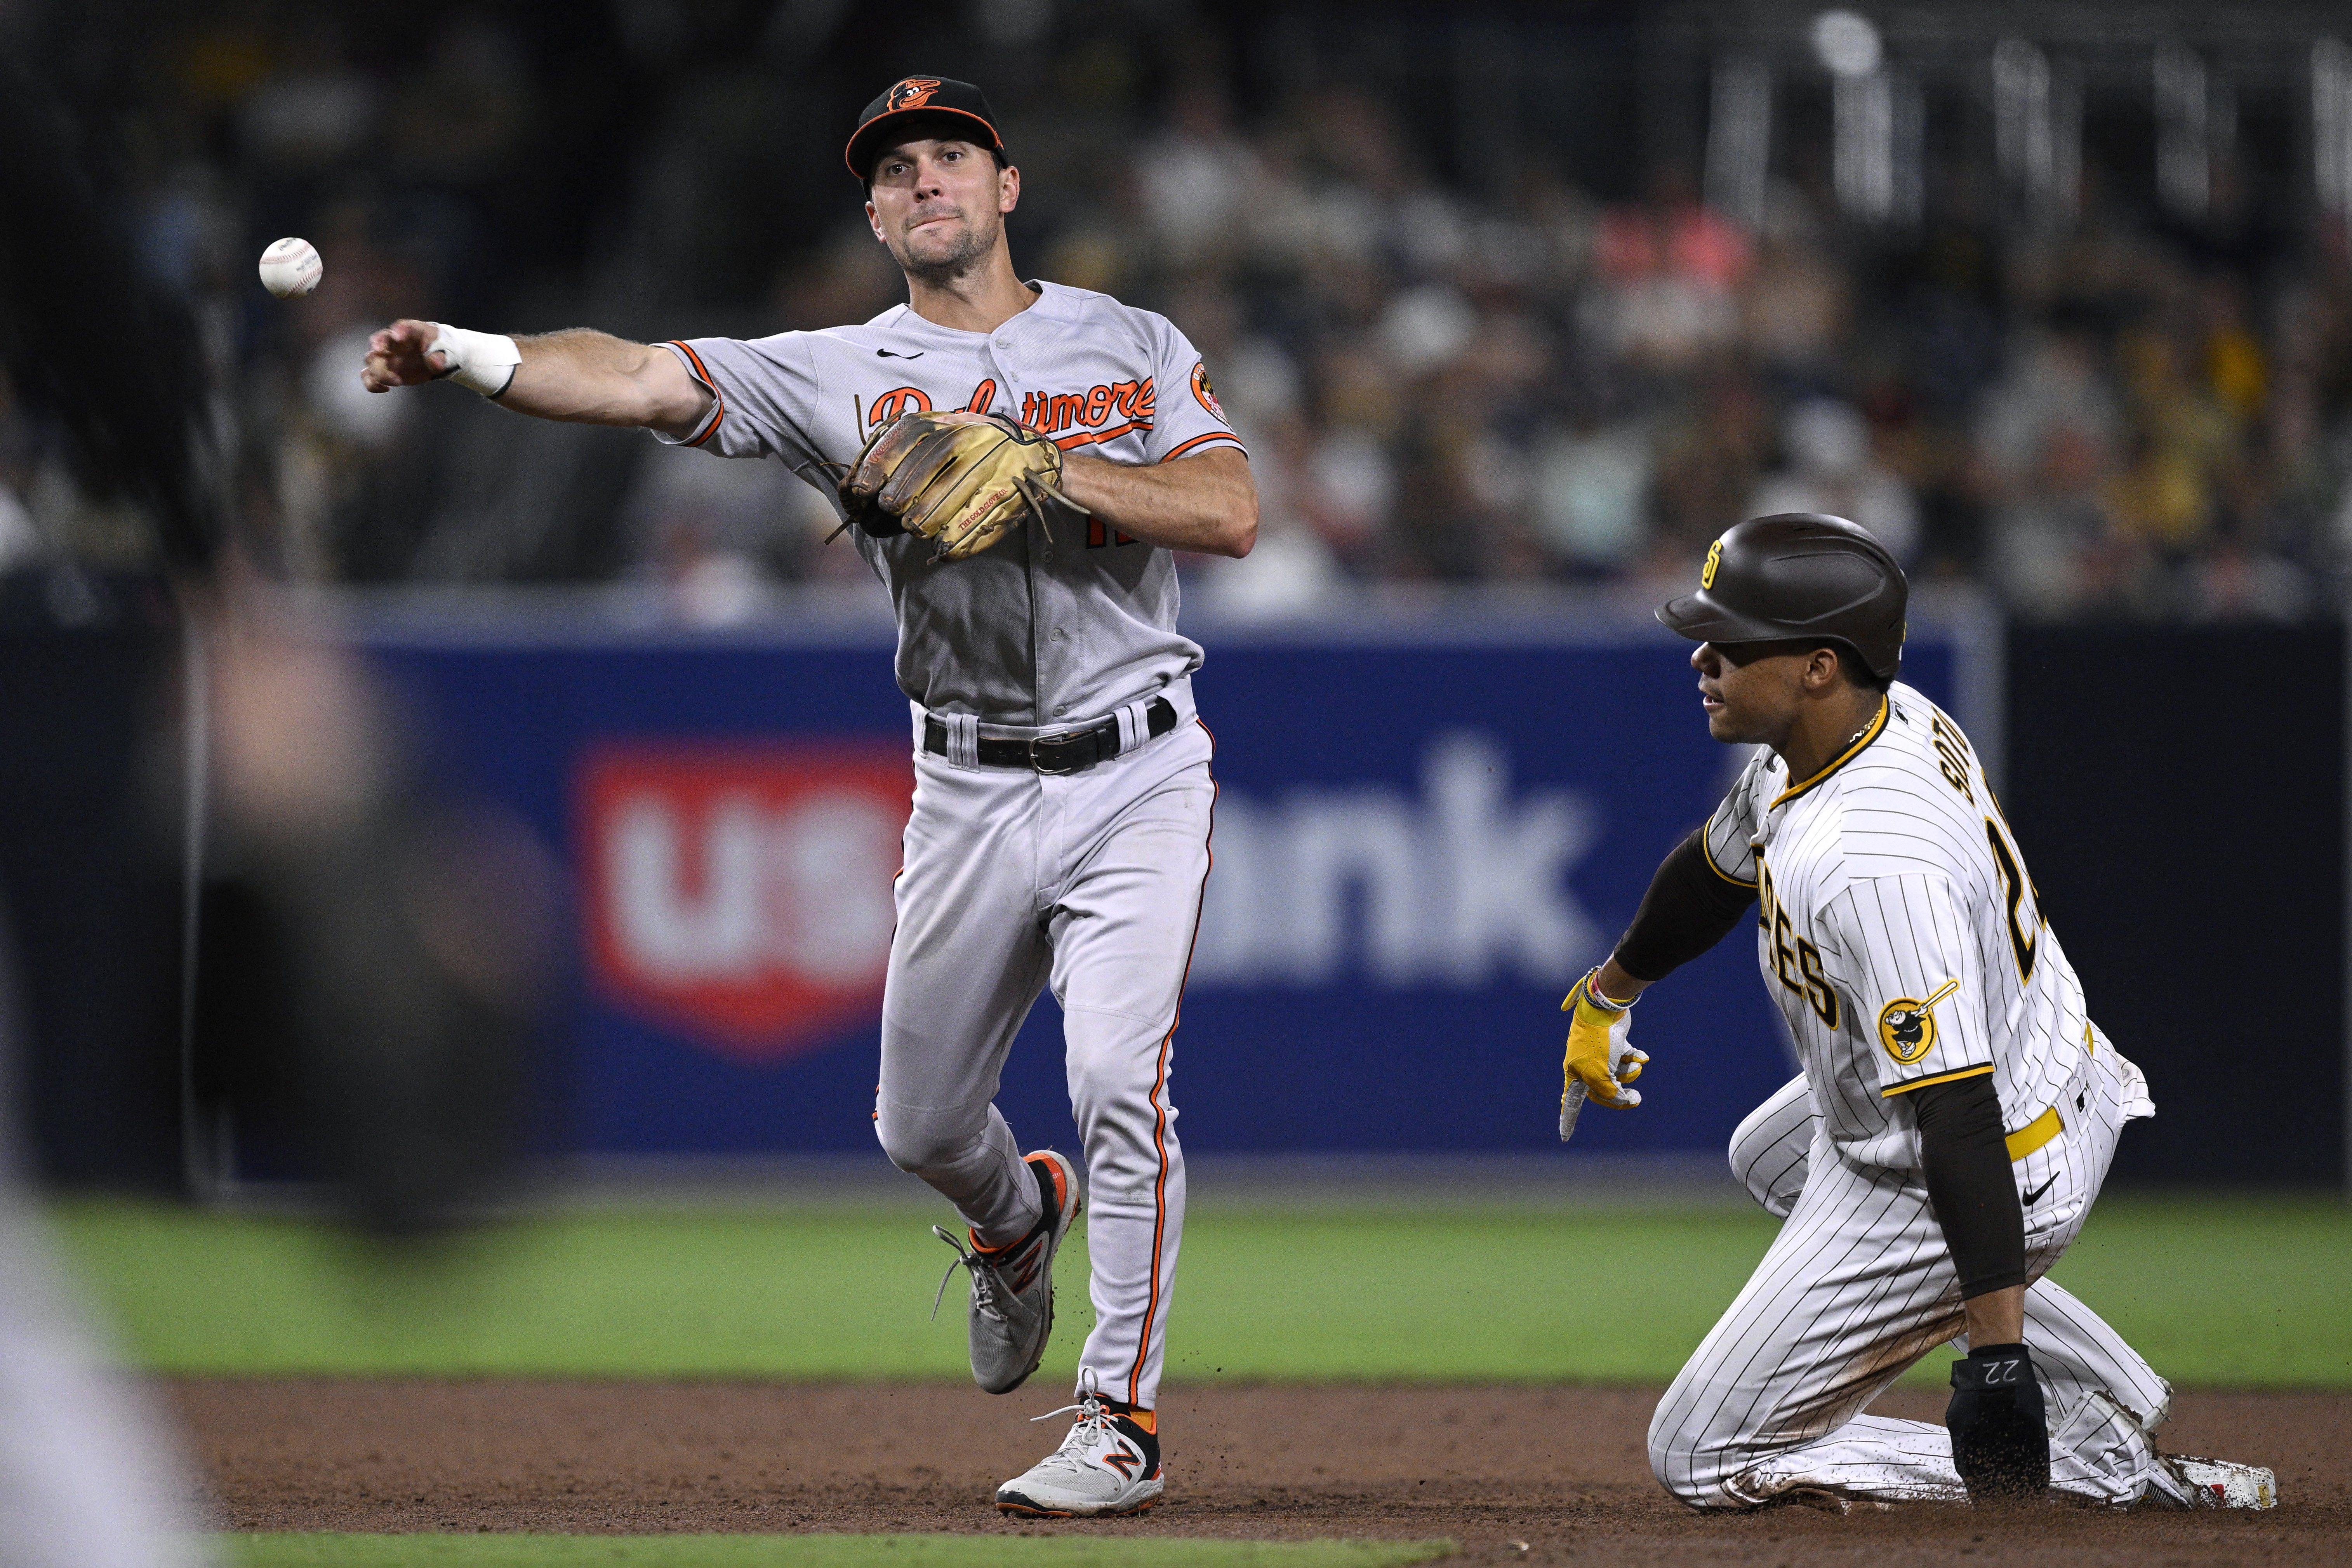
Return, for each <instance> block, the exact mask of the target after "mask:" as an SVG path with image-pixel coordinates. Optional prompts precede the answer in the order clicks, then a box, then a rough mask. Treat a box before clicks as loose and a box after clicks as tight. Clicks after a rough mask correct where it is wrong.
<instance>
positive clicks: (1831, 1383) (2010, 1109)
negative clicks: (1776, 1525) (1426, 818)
mask: <svg viewBox="0 0 2352 1568" xmlns="http://www.w3.org/2000/svg"><path fill="white" fill-rule="evenodd" d="M1908 596H1909V589H1908V586H1907V584H1906V582H1905V580H1904V576H1903V573H1902V569H1901V568H1900V567H1898V566H1897V565H1896V564H1895V560H1894V558H1893V557H1892V556H1891V555H1889V554H1888V553H1887V552H1886V551H1885V548H1884V547H1882V546H1881V545H1880V544H1879V542H1877V541H1876V540H1875V539H1874V538H1873V537H1871V535H1870V534H1869V532H1868V531H1865V530H1864V529H1862V528H1859V527H1857V526H1856V525H1854V524H1853V523H1851V522H1848V521H1844V520H1843V519H1841V518H1834V517H1825V516H1821V515H1818V514H1813V513H1792V514H1788V515H1783V516H1778V517H1764V518H1757V519H1754V520H1752V521H1748V522H1743V523H1741V524H1739V525H1738V527H1736V528H1734V529H1732V530H1731V531H1729V532H1727V533H1726V534H1725V535H1724V536H1723V537H1722V538H1721V539H1719V540H1717V542H1716V543H1715V545H1714V546H1713V548H1711V549H1710V550H1709V551H1708V552H1707V555H1706V565H1705V567H1704V568H1703V570H1702V572H1701V574H1700V579H1699V591H1698V592H1697V593H1696V594H1693V595H1688V596H1686V597H1684V598H1679V599H1676V600H1675V601H1673V602H1672V603H1670V604H1668V605H1665V606H1664V607H1663V608H1661V609H1660V610H1659V611H1658V619H1659V620H1661V621H1662V622H1664V624H1665V625H1666V626H1670V627H1672V628H1673V629H1674V630H1675V631H1677V632H1680V633H1681V634H1682V635H1683V636H1685V637H1691V638H1694V639H1696V640H1697V641H1698V642H1699V644H1700V646H1699V648H1698V650H1697V651H1696V653H1694V654H1693V655H1692V656H1691V664H1692V666H1693V667H1694V668H1696V669H1697V671H1698V676H1699V679H1698V688H1699V697H1700V701H1701V704H1702V705H1703V707H1704V708H1705V710H1706V724H1707V732H1708V733H1709V734H1711V735H1713V736H1714V737H1715V738H1716V739H1717V740H1718V741H1723V742H1729V743H1732V744H1748V745H1755V746H1758V747H1759V750H1758V751H1757V752H1756V755H1755V757H1754V758H1753V760H1751V761H1750V762H1749V763H1748V767H1747V770H1746V771H1745V772H1744V773H1741V774H1740V776H1739V780H1738V784H1735V785H1734V786H1733V788H1732V791H1731V793H1730V795H1727V797H1726V798H1725V800H1724V802H1723V804H1722V805H1721V806H1720V807H1718V808H1717V811H1716V813H1715V815H1714V816H1712V817H1710V818H1709V819H1708V821H1707V823H1706V826H1704V827H1701V828H1699V829H1697V830H1696V831H1694V832H1693V833H1692V834H1691V836H1690V837H1688V838H1686V839H1685V840H1684V841H1683V842H1682V843H1681V844H1680V845H1679V846H1678V847H1676V848H1675V850H1674V852H1673V853H1672V854H1670V855H1669V856H1667V857H1666V859H1665V862H1664V865H1662V866H1661V867H1659V868H1658V872H1657V875H1656V877H1655V878H1654V879H1653V881H1652V882H1651V884H1650V889H1649V892H1648V894H1647V896H1646V897H1645V898H1644V899H1643V901H1642V906H1641V909H1640V910H1639V911H1638V912H1637V913H1636V914H1635V915H1634V917H1633V925H1632V926H1631V927H1630V928H1629V929H1628V930H1627V931H1626V933H1625V935H1624V937H1623V939H1622V940H1621V941H1620V942H1618V944H1617V948H1616V951H1615V952H1614V953H1613V954H1612V956H1611V957H1610V959H1609V961H1608V962H1607V963H1603V964H1601V966H1600V967H1599V968H1597V969H1595V970H1593V971H1592V972H1591V973H1589V974H1587V975H1586V976H1585V977H1584V978H1583V979H1582V980H1580V981H1579V982H1577V984H1576V987H1575V989H1574V990H1572V991H1571V992H1570V994H1569V998H1568V1002H1567V1003H1566V1004H1565V1006H1566V1008H1567V1010H1569V1011H1570V1013H1572V1015H1573V1020H1572V1022H1571V1024H1570V1033H1569V1039H1568V1056H1567V1060H1566V1064H1565V1068H1566V1091H1565V1093H1564V1094H1563V1096H1562V1099H1561V1112H1560V1134H1561V1136H1562V1137H1563V1138H1565V1137H1567V1136H1568V1135H1569V1133H1570V1131H1573V1128H1574V1125H1575V1119H1576V1115H1577V1112H1578V1110H1580V1107H1581V1105H1582V1102H1583V1101H1584V1100H1585V1099H1587V1098H1588V1097H1589V1098H1591V1099H1592V1100H1596V1101H1598V1102H1599V1103H1601V1104H1603V1105H1612V1106H1626V1105H1633V1104H1636V1103H1638V1102H1639V1100H1640V1098H1641V1097H1640V1095H1639V1094H1638V1093H1637V1092H1635V1091H1633V1090H1632V1089H1628V1088H1627V1087H1626V1085H1627V1084H1629V1083H1630V1082H1631V1081H1632V1080H1633V1079H1635V1078H1637V1077H1639V1076H1640V1073H1641V1064H1642V1063H1643V1061H1644V1060H1646V1059H1647V1058H1645V1057H1644V1056H1643V1053H1641V1052H1639V1051H1636V1050H1633V1049H1632V1048H1631V1047H1629V1046H1628V1045H1627V1043H1626V1031H1627V1025H1628V1022H1629V1020H1630V1018H1631V1016H1632V1012H1633V1004H1634V1002H1635V1001H1636V1000H1637V999H1638V998H1639V997H1640V996H1641V994H1642V993H1643V990H1644V989H1646V988H1647V987H1648V986H1650V985H1652V984H1655V983H1656V982H1658V981H1660V980H1663V979H1664V978H1665V977H1666V976H1667V975H1668V974H1670V973H1673V972H1674V970H1675V968H1676V967H1677V966H1678V965H1681V964H1683V963H1687V962H1689V961H1690V960H1691V959H1693V958H1696V957H1697V956H1698V955H1699V954H1700V953H1702V952H1706V950H1707V949H1708V948H1710V947H1712V946H1714V945H1715V943H1716V942H1718V941H1720V940H1721V939H1722V938H1723V937H1724V936H1725V935H1726V934H1727V932H1729V931H1730V930H1731V929H1732V927H1733V926H1735V925H1736V924H1738V921H1740V920H1741V918H1742V917H1744V916H1745V915H1746V914H1747V913H1748V910H1751V909H1754V910H1756V911H1757V913H1758V925H1759V931H1758V937H1757V952H1758V956H1759V960H1760V961H1761V963H1762V965H1763V971H1764V988H1765V989H1766V990H1767V991H1768V992H1769V993H1770V994H1771V996H1772V999H1773V1000H1774V1001H1775V1002H1776V1003H1777V1004H1778V1005H1780V1013H1781V1016H1783V1017H1785V1018H1786V1019H1787V1020H1788V1024H1789V1029H1790V1034H1791V1035H1792V1036H1794V1037H1795V1040H1796V1045H1797V1054H1798V1057H1799V1058H1800V1059H1801V1061H1802V1063H1803V1066H1804V1071H1803V1072H1802V1073H1801V1074H1800V1075H1799V1076H1798V1077H1797V1078H1796V1079H1793V1080H1792V1081H1790V1083H1789V1084H1788V1085H1787V1087H1785V1088H1783V1089H1780V1091H1779V1092H1778V1093H1776V1094H1774V1095H1773V1096H1772V1098H1771V1099H1769V1100H1767V1101H1766V1102H1765V1103H1764V1104H1763V1105H1762V1106H1761V1107H1759V1109H1758V1110H1756V1111H1755V1112H1754V1113H1753V1114H1752V1115H1750V1116H1749V1117H1748V1120H1747V1121H1744V1122H1743V1123H1741V1124H1740V1127H1739V1130H1738V1131H1737V1132H1736V1133H1735V1134H1734V1135H1733V1138H1732V1144H1731V1161H1732V1165H1733V1167H1734V1169H1735V1170H1736V1172H1737V1173H1738V1176H1739V1178H1740V1180H1741V1181H1742V1182H1743V1183H1745V1184H1746V1185H1747V1186H1748V1190H1749V1191H1750V1192H1751V1193H1753V1194H1755V1195H1756V1197H1757V1200H1758V1201H1759V1202H1760V1203H1761V1204H1763V1205H1764V1206H1765V1207H1766V1208H1767V1209H1769V1211H1771V1212H1772V1213H1773V1214H1775V1215H1780V1216H1781V1217H1782V1218H1783V1219H1784V1220H1785V1221H1786V1223H1785V1224H1784V1225H1783V1226H1781V1229H1780V1236H1779V1237H1777V1238H1776V1239H1775V1240H1774V1241H1773V1243H1772V1246H1771V1248H1770V1250H1769V1251H1768V1252H1767V1253H1766V1254H1765V1255H1764V1260H1763V1262H1762V1263H1760V1264H1759V1265H1758V1267H1757V1269H1756V1273H1755V1275H1754V1277H1753V1278H1751V1279H1749V1280H1748V1286H1747V1288H1746V1289H1743V1290H1742V1291H1741V1292H1740V1293H1739V1296H1738V1300H1735V1301H1734V1302H1733V1303H1732V1304H1731V1309H1730V1310H1728V1311H1727V1312H1726V1313H1725V1314H1724V1315H1723V1319H1722V1321H1720V1322H1718V1323H1717V1324H1716V1326H1715V1329H1714V1331H1712V1332H1710V1333H1709V1334H1708V1335H1707V1336H1706V1341H1705V1342H1703V1343H1701V1344H1700V1346H1699V1348H1698V1351H1697V1352H1696V1354H1694V1355H1693V1356H1692V1357H1691V1359H1690V1363H1689V1364H1688V1365H1686V1366H1685V1367H1684V1368H1683V1371H1682V1374H1681V1375H1680V1376H1679V1377H1677V1378H1675V1383H1674V1386H1673V1387H1672V1388H1670V1389H1669V1390H1667V1392H1666V1396H1665V1398H1664V1400H1662V1401H1661V1402H1660V1403H1659V1405H1658V1411H1657V1415H1656V1417H1655V1418H1654V1420H1653V1421H1652V1422H1651V1425H1650V1465H1651V1468H1653V1469H1654V1471H1655V1472H1656V1473H1657V1477H1658V1479H1659V1480H1660V1481H1662V1482H1663V1483H1664V1485H1665V1487H1666V1489H1667V1490H1669V1491H1671V1492H1673V1493H1674V1494H1675V1496H1676V1497H1678V1498H1680V1499H1682V1500H1684V1501H1685V1502H1686V1503H1689V1504H1691V1505H1693V1506H1694V1507H1697V1508H1710V1509H1714V1508H1723V1509H1738V1508H1751V1507H1755V1506H1758V1505H1760V1504H1764V1503H1769V1502H1772V1501H1774V1500H1782V1499H1789V1498H1792V1497H1806V1496H1810V1497H1812V1498H1814V1499H1818V1500H1826V1501H1828V1502H1830V1503H1832V1504H1833V1505H1835V1506H1837V1507H1840V1508H1844V1507H1846V1506H1849V1505H1850V1504H1851V1503H1853V1502H1855V1501H1873V1500H1874V1501H1882V1502H1885V1501H1897V1500H1959V1499H1962V1498H1969V1499H1974V1500H1987V1499H2022V1498H2038V1497H2041V1496H2042V1495H2043V1494H2044V1493H2045V1492H2046V1491H2048V1490H2049V1489H2053V1488H2054V1489H2057V1490H2058V1491H2060V1492H2063V1493H2066V1494H2071V1495H2072V1496H2074V1497H2076V1498H2081V1499H2088V1500H2095V1501H2098V1502H2102V1503H2108V1504H2115V1505H2128V1504H2132V1503H2136V1502H2137V1501H2139V1500H2141V1499H2142V1498H2145V1497H2150V1496H2153V1497H2156V1498H2158V1499H2161V1500H2165V1501H2168V1502H2169V1503H2172V1504H2175V1505H2179V1506H2182V1507H2231V1508H2268V1507H2270V1506H2271V1505H2272V1504H2273V1501H2274V1500H2275V1498H2276V1486H2275V1481H2274V1479H2273V1476H2272V1473H2271V1472H2270V1471H2269V1470H2266V1469H2261V1468H2256V1467H2253V1466H2250V1465H2238V1464H2228V1463H2222V1462H2219V1461H2215V1460H2210V1459H2195V1458H2179V1457H2172V1456H2167V1455H2163V1454H2159V1453H2158V1451H2157V1448H2156V1444H2155V1439H2154V1434H2155V1432H2156V1429H2157V1427H2158V1426H2159V1425H2161V1424H2162V1423H2163V1421H2164V1419H2165V1416H2166V1413H2167V1407H2168V1405H2169V1403H2170V1400H2171V1394H2172V1390H2171V1386H2170V1385H2169V1384H2167V1383H2166V1382H2165V1381H2164V1379H2162V1378H2161V1377H2158V1375H2157V1374H2156V1373H2155V1372H2154V1371H2153V1370H2152V1369H2151V1368H2150V1367H2149V1366H2148V1364H2147V1362H2145V1361H2143V1360H2142V1359H2140V1357H2139V1355H2138V1354H2137V1352H2134V1351H2133V1350H2132V1348H2131V1347H2130V1346H2129V1345H2127V1344H2126V1343H2125V1342H2123V1339H2122V1338H2121V1336H2119V1335H2118V1334H2117V1333H2116V1331H2114V1330H2113V1329H2111V1328H2109V1327H2108V1326H2107V1325H2106V1324H2105V1323H2104V1322H2102V1321H2100V1320H2099V1318H2098V1316H2097V1315H2096V1314H2095V1313H2094V1312H2093V1311H2092V1310H2090V1309H2089V1308H2088V1307H2085V1306H2084V1304H2083V1303H2082V1302H2081V1301H2078V1300H2075V1299H2074V1297H2073V1296H2071V1295H2069V1294H2067V1293H2066V1292H2065V1291H2064V1290H2063V1289H2059V1288H2058V1287H2057V1286H2055V1285H2053V1284H2052V1283H2051V1282H2050V1281H2049V1280H2048V1279H2044V1278H2043V1275H2044V1274H2045V1273H2046V1272H2047V1270H2048V1269H2049V1268H2051V1266H2052V1265H2053V1264H2054V1263H2056V1262H2057V1261H2058V1258H2059V1257H2060V1256H2061V1255H2062V1254H2063V1253H2064V1251H2065V1250H2066V1247H2067V1246H2068V1244H2069V1243H2071V1242H2072V1241H2073V1240H2074V1237H2075V1236H2076V1234H2077V1233H2078V1232H2079V1231H2080V1230H2081V1229H2082V1226H2083V1221H2084V1216H2085V1215H2087V1214H2088V1213H2089V1212H2090V1207H2091V1203H2092V1200H2093V1199H2094V1198H2095V1197H2096V1196H2097V1194H2098V1191H2099V1184H2100V1182H2101V1181H2102V1179H2104V1177H2105V1174H2106V1171H2107V1165H2108V1163H2109V1161H2110V1160H2112V1159H2113V1157H2114V1155H2115V1148H2116V1137H2117V1135H2118V1134H2119V1133H2120V1132H2121V1131H2123V1126H2124V1123H2125V1122H2126V1121H2130V1120H2132V1119H2133V1118H2135V1117H2141V1116H2147V1115H2151V1114H2153V1113H2154V1109H2155V1108H2154V1107H2153V1106H2152V1105H2151V1104H2150V1103H2149V1101H2148V1098H2147V1085H2146V1083H2145V1082H2144V1080H2143V1079H2141V1077H2140V1073H2139V1069H2138V1068H2135V1067H2134V1066H2133V1065H2132V1064H2131V1063H2130V1062H2129V1061H2127V1060H2126V1059H2125V1058H2124V1057H2123V1056H2122V1055H2121V1054H2120V1053H2119V1052H2117V1051H2116V1048H2115V1047H2114V1046H2113V1045H2112V1044H2110V1043H2109V1042H2108V1041H2107V1039H2106V1038H2105V1037H2104V1036H2103V1035H2101V1034H2100V1033H2099V1030H2098V1028H2097V1026H2095V1025H2094V1024H2093V1023H2092V1022H2091V1020H2090V1016H2089V1014H2088V1013H2087V1011H2086V1010H2085V1007H2084V998H2083V987H2082V985H2081V984H2080V983H2079V982H2078V981H2077V980H2076V979H2075V976H2074V968H2073V967H2072V966H2071V965H2070V964H2069V963H2067V962H2066V955H2065V953H2064V952H2063V951H2062V950H2061V949H2060V947H2059V945H2058V939H2057V937H2056V935H2055V934H2054V933H2053V932H2052V931H2051V930H2050V929H2049V927H2048V925H2047V924H2046V923H2045V922H2044V921H2043V920H2042V908H2041V898H2040V895H2039V894H2038V892H2037V891H2036V890H2035V888H2034V885H2033V880H2032V878H2031V877H2030V876H2029V875H2028V874H2027V872H2026V868H2025V858H2024V856H2023V853H2022V852H2021V849H2020V848H2019V847H2018V842H2017V837H2016V835H2015V834H2013V833H2012V832H2011V830H2010V826H2009V823H2008V822H2007V820H2006V819H2005V818H2004V817H2003V816H2002V815H2001V809H2000V803H1999V802H1998V801H1996V800H1995V799H1994V798H1993V793H1992V789H1991V787H1990V784H1988V782H1987V781H1986V778H1985V774H1984V769H1983V767H1982V765H1981V763H1979V760H1978V757H1977V754H1976V752H1975V750H1974V748H1973V747H1972V746H1971V745H1970V744H1969V739H1968V737H1967V736H1966V735H1965V734H1963V733H1962V732H1961V731H1960V728H1959V726H1958V724H1956V723H1954V722H1953V721H1952V720H1951V718H1950V717H1949V716H1948V715H1947V714H1945V713H1944V712H1942V711H1941V710H1938V709H1937V707H1936V705H1935V704H1934V703H1932V702H1929V701H1928V700H1927V699H1926V698H1924V697H1922V696H1920V695H1919V693H1918V692H1916V690H1914V689H1911V688H1910V687H1908V686H1905V685H1903V684H1901V683H1900V682H1898V681H1896V680H1895V673H1896V671H1897V669H1898V668H1900V665H1901V660H1902V647H1903V632H1904V613H1905V605H1906V600H1907V598H1908ZM1948 1341H1949V1342H1957V1343H1964V1344H1965V1345H1966V1347H1967V1357H1966V1359H1965V1360H1962V1361H1959V1362H1957V1363H1953V1366H1952V1391H1953V1392H1952V1400H1951V1405H1950V1408H1949V1411H1948V1417H1947V1425H1946V1426H1933V1425H1931V1424H1929V1423H1927V1422H1923V1421H1897V1420H1895V1419H1892V1418H1890V1417H1887V1416H1882V1415H1865V1414H1864V1411H1865V1409H1866V1408H1867V1407H1868V1405H1870V1402H1871V1401H1872V1399H1874V1397H1876V1395H1877V1394H1878V1393H1879V1391H1880V1390H1882V1389H1884V1388H1885V1387H1886V1386H1887V1385H1888V1384H1892V1383H1893V1382H1894V1381H1895V1378H1896V1377H1898V1376H1900V1375H1901V1374H1902V1373H1903V1372H1904V1370H1905V1369H1906V1368H1907V1367H1909V1366H1910V1365H1911V1364H1912V1363H1914V1362H1916V1361H1917V1360H1919V1358H1920V1357H1921V1356H1923V1355H1925V1354H1927V1352H1930V1351H1932V1350H1934V1349H1935V1348H1936V1347H1937V1346H1938V1345H1941V1344H1943V1343H1945V1342H1948Z"/></svg>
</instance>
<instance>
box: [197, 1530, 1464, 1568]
mask: <svg viewBox="0 0 2352 1568" xmlns="http://www.w3.org/2000/svg"><path fill="white" fill-rule="evenodd" d="M222 1539H223V1541H224V1543H225V1544H226V1548H227V1550H226V1552H225V1553H224V1555H225V1556H226V1558H227V1559H228V1561H229V1562H230V1563H234V1564H236V1568H604V1565H605V1564H608V1563H646V1564H653V1563H660V1564H662V1568H1027V1565H1029V1564H1032V1563H1034V1564H1037V1565H1038V1568H1126V1565H1128V1564H1133V1565H1134V1568H1394V1565H1397V1564H1402V1563H1427V1562H1430V1561H1432V1560H1433V1559H1435V1558H1439V1557H1445V1556H1450V1555H1452V1554H1453V1552H1454V1543H1453V1542H1450V1541H1289V1542H1277V1541H1164V1540H1152V1539H1150V1538H1138V1537H1136V1536H1132V1535H1121V1536H1117V1537H1112V1538H1108V1539H1103V1538H1094V1539H1089V1538H1087V1537H1086V1536H1082V1535H1064V1536H1017V1535H1016V1536H1007V1535H331V1534H318V1535H310V1534H303V1535H231V1536H226V1537H223V1538H222Z"/></svg>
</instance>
